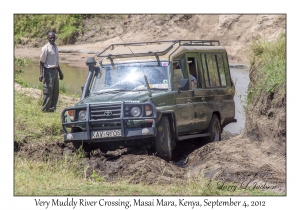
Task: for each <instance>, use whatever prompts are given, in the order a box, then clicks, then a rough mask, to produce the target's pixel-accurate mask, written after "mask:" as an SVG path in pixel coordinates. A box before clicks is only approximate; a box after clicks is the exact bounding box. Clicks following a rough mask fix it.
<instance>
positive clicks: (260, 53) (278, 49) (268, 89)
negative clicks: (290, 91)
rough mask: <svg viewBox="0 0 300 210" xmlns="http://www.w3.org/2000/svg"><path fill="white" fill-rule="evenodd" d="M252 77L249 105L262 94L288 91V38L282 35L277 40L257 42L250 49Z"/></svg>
mask: <svg viewBox="0 0 300 210" xmlns="http://www.w3.org/2000/svg"><path fill="white" fill-rule="evenodd" d="M250 50H251V62H250V77H252V78H251V81H252V86H251V87H249V89H248V104H249V103H252V102H253V101H254V99H256V98H258V97H259V96H260V95H261V94H262V93H266V94H272V93H274V92H276V91H281V93H285V90H286V37H285V34H281V35H280V36H279V37H278V38H277V40H275V41H272V42H268V41H265V40H264V41H256V42H255V43H254V44H252V45H251V47H250Z"/></svg>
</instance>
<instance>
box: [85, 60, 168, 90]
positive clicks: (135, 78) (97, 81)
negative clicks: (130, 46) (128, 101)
mask: <svg viewBox="0 0 300 210" xmlns="http://www.w3.org/2000/svg"><path fill="white" fill-rule="evenodd" d="M144 75H145V76H146V77H147V80H148V83H149V86H150V88H151V89H163V90H167V89H168V88H169V80H168V78H169V75H168V63H167V62H161V65H160V66H157V62H149V63H134V64H122V65H115V66H105V68H101V69H100V72H97V73H96V75H95V77H94V80H93V84H92V88H91V93H105V92H111V91H112V92H113V91H127V90H129V91H135V90H147V86H146V82H145V78H144Z"/></svg>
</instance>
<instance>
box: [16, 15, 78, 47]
mask: <svg viewBox="0 0 300 210" xmlns="http://www.w3.org/2000/svg"><path fill="white" fill-rule="evenodd" d="M81 30H82V15H79V14H69V15H67V14H65V15H40V14H35V15H28V14H26V15H25V14H22V15H19V14H15V15H14V37H15V43H17V44H24V43H26V42H27V41H28V40H30V39H37V38H43V39H44V38H45V37H46V35H47V33H48V32H50V31H54V32H55V33H56V34H57V36H58V39H57V42H58V43H62V44H68V43H74V41H75V40H76V38H77V37H78V35H79V34H80V33H81Z"/></svg>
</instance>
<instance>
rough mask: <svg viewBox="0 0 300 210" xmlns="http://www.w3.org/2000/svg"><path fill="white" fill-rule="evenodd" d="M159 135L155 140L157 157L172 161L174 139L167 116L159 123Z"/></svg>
mask: <svg viewBox="0 0 300 210" xmlns="http://www.w3.org/2000/svg"><path fill="white" fill-rule="evenodd" d="M156 128H157V135H156V137H155V140H154V145H155V149H156V155H157V156H158V157H160V158H162V159H164V160H166V161H170V160H171V159H172V137H171V132H170V123H169V120H168V118H167V117H166V116H163V117H162V118H161V120H160V121H159V122H158V123H157V126H156Z"/></svg>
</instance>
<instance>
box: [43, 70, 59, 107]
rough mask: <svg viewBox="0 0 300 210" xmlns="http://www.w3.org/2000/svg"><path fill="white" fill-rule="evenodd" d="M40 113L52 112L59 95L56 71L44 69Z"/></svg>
mask: <svg viewBox="0 0 300 210" xmlns="http://www.w3.org/2000/svg"><path fill="white" fill-rule="evenodd" d="M43 94H44V96H43V104H42V111H44V112H54V111H55V109H56V104H57V100H58V95H59V81H58V71H57V69H53V68H52V69H48V68H44V81H43Z"/></svg>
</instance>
